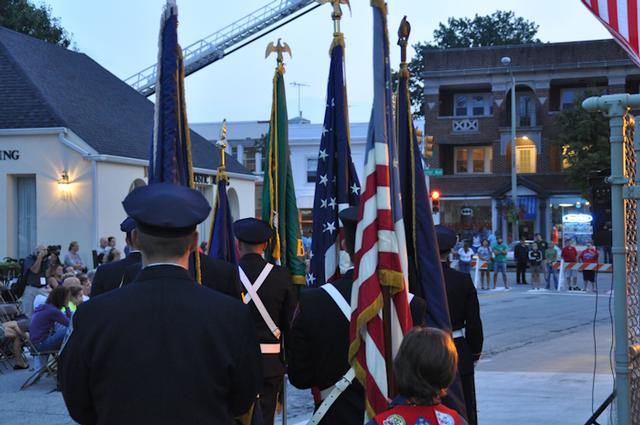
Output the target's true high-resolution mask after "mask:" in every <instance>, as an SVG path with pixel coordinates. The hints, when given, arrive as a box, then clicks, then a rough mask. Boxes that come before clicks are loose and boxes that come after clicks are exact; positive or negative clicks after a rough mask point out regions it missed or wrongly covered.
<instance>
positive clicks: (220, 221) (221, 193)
mask: <svg viewBox="0 0 640 425" xmlns="http://www.w3.org/2000/svg"><path fill="white" fill-rule="evenodd" d="M217 179H218V193H217V195H216V204H215V206H214V209H213V224H212V226H211V234H210V235H209V255H210V256H212V257H216V258H219V259H221V260H224V261H226V262H228V263H233V264H236V263H237V258H236V245H235V242H234V237H233V226H232V224H233V217H231V210H230V209H229V200H228V198H227V176H226V174H225V173H224V171H223V170H220V169H218V176H217Z"/></svg>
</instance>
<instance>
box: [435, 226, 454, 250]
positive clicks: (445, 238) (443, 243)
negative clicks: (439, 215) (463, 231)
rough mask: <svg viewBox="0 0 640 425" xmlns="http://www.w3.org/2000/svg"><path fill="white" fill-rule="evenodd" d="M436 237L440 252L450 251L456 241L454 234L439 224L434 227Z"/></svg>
mask: <svg viewBox="0 0 640 425" xmlns="http://www.w3.org/2000/svg"><path fill="white" fill-rule="evenodd" d="M436 235H437V237H438V247H439V248H440V252H448V251H450V250H451V248H453V247H454V245H455V244H456V242H457V241H458V237H457V236H456V232H454V231H453V230H451V229H449V228H448V227H445V226H443V225H441V224H438V225H436Z"/></svg>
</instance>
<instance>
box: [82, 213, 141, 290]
mask: <svg viewBox="0 0 640 425" xmlns="http://www.w3.org/2000/svg"><path fill="white" fill-rule="evenodd" d="M135 228H136V222H135V221H134V220H133V219H132V218H131V217H127V218H125V219H124V221H123V222H122V223H120V230H121V231H122V232H124V233H125V235H126V236H125V241H126V243H127V246H128V247H129V254H128V255H127V256H126V257H125V258H123V259H122V260H118V261H114V262H112V263H106V264H102V265H100V266H99V267H98V269H97V270H96V274H95V276H94V277H93V282H92V285H91V297H92V298H93V297H96V296H98V295H100V294H103V293H105V292H108V291H110V290H112V289H116V288H119V287H120V286H122V283H123V280H124V274H125V271H126V270H127V268H128V267H129V266H131V265H132V264H140V262H141V261H142V255H141V254H140V251H139V250H138V248H137V247H136V246H135V244H134V243H133V241H132V240H131V231H132V230H133V229H135Z"/></svg>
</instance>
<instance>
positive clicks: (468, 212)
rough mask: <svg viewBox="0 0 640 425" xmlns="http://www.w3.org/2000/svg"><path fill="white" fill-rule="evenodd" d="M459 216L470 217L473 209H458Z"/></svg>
mask: <svg viewBox="0 0 640 425" xmlns="http://www.w3.org/2000/svg"><path fill="white" fill-rule="evenodd" d="M460 215H464V216H472V215H473V208H469V207H465V208H460Z"/></svg>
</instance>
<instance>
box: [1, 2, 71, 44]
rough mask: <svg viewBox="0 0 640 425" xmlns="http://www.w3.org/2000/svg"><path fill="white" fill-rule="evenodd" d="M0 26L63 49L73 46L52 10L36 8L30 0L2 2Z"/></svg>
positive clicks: (44, 6) (46, 7) (45, 7)
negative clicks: (52, 14)
mask: <svg viewBox="0 0 640 425" xmlns="http://www.w3.org/2000/svg"><path fill="white" fill-rule="evenodd" d="M0 26H3V27H6V28H9V29H12V30H14V31H18V32H21V33H23V34H27V35H30V36H32V37H35V38H39V39H41V40H44V41H48V42H49V43H54V44H57V45H59V46H62V47H69V44H71V37H70V36H69V34H68V33H67V31H66V30H65V29H64V28H63V27H62V26H61V25H60V19H59V18H56V17H53V16H51V8H50V7H49V6H46V5H41V6H35V5H34V4H32V3H31V2H30V1H29V0H0Z"/></svg>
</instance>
